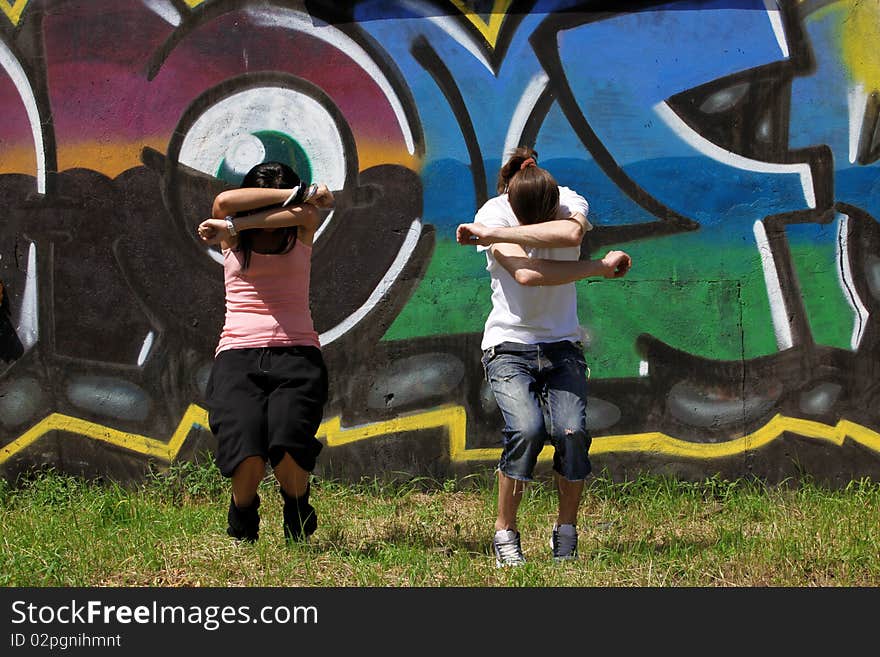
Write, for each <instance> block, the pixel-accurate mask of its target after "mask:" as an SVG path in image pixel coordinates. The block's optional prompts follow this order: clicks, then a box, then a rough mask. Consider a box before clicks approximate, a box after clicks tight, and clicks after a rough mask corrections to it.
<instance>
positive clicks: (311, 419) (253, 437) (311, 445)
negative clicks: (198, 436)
mask: <svg viewBox="0 0 880 657" xmlns="http://www.w3.org/2000/svg"><path fill="white" fill-rule="evenodd" d="M206 397H207V405H208V424H209V425H210V427H211V431H213V432H214V435H215V436H216V437H217V452H216V460H217V467H218V468H220V472H221V473H222V474H223V476H225V477H231V476H232V473H233V472H234V471H235V468H236V467H237V466H238V464H239V463H241V462H242V461H243V460H244V459H246V458H248V457H250V456H260V457H262V458H263V459H264V460H268V461H272V465H276V464H277V461H278V460H280V457H281V456H283V454H284V452H287V453H289V454H290V455H291V456H292V457H293V460H294V461H296V463H297V465H299V466H300V467H301V468H303V469H304V470H308V471H309V472H311V471H312V470H313V469H314V468H315V462H316V459H317V457H318V453H319V452H320V451H321V448H322V447H323V445H322V444H321V442H320V441H318V439H317V438H315V432H317V430H318V426H319V425H320V424H321V419H322V417H323V414H324V404H325V403H326V401H327V367H326V366H325V365H324V359H323V357H322V355H321V350H320V349H318V348H317V347H308V346H303V347H257V348H253V349H227V350H225V351H221V352H220V353H219V354H217V357H216V358H215V359H214V365H213V367H212V368H211V375H210V377H209V378H208V385H207V389H206Z"/></svg>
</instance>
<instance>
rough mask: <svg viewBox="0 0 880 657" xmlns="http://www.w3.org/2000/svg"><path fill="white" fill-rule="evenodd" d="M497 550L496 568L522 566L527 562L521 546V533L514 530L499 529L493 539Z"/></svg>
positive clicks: (493, 545) (493, 544)
mask: <svg viewBox="0 0 880 657" xmlns="http://www.w3.org/2000/svg"><path fill="white" fill-rule="evenodd" d="M492 547H494V548H495V567H496V568H503V567H504V566H521V565H522V564H524V563H525V562H526V558H525V556H523V553H522V547H520V544H519V532H518V531H514V530H513V529H499V530H498V531H496V532H495V537H494V538H493V539H492Z"/></svg>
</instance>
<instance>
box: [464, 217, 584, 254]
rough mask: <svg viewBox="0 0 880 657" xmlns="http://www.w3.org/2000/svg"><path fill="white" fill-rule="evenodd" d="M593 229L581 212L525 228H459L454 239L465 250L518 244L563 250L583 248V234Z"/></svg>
mask: <svg viewBox="0 0 880 657" xmlns="http://www.w3.org/2000/svg"><path fill="white" fill-rule="evenodd" d="M591 228H592V226H591V225H590V223H589V222H588V221H587V218H586V217H585V216H584V215H583V214H582V213H580V212H575V213H573V214H572V215H571V216H570V217H565V218H563V219H553V220H551V221H544V222H542V223H539V224H529V225H526V226H485V225H483V224H479V223H471V224H460V225H459V226H458V228H457V229H456V231H455V239H456V241H457V242H458V243H459V244H462V245H465V246H468V245H470V246H475V245H477V246H490V245H492V244H502V243H503V244H519V245H520V246H524V247H527V248H535V247H537V248H541V247H544V248H562V247H567V246H580V243H581V241H582V240H583V239H584V233H586V232H587V231H588V230H590V229H591Z"/></svg>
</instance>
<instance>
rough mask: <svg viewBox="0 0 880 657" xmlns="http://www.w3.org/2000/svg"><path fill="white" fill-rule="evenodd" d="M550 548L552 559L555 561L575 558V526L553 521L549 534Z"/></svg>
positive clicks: (576, 545) (576, 551) (576, 547)
mask: <svg viewBox="0 0 880 657" xmlns="http://www.w3.org/2000/svg"><path fill="white" fill-rule="evenodd" d="M550 549H551V550H553V559H554V560H555V561H569V560H571V559H577V555H578V533H577V527H575V526H574V525H557V524H556V523H553V532H552V533H551V534H550Z"/></svg>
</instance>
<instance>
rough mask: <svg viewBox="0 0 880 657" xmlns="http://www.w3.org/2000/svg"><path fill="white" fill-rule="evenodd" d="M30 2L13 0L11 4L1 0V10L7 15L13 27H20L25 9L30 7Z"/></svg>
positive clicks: (6, 0)
mask: <svg viewBox="0 0 880 657" xmlns="http://www.w3.org/2000/svg"><path fill="white" fill-rule="evenodd" d="M29 2H30V0H13V1H12V2H10V1H9V0H0V10H2V11H3V13H4V14H6V18H8V19H9V20H10V22H11V23H12V24H13V25H16V26H17V25H18V23H19V22H20V21H21V15H22V14H23V13H24V9H25V7H27V6H28V3H29Z"/></svg>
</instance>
